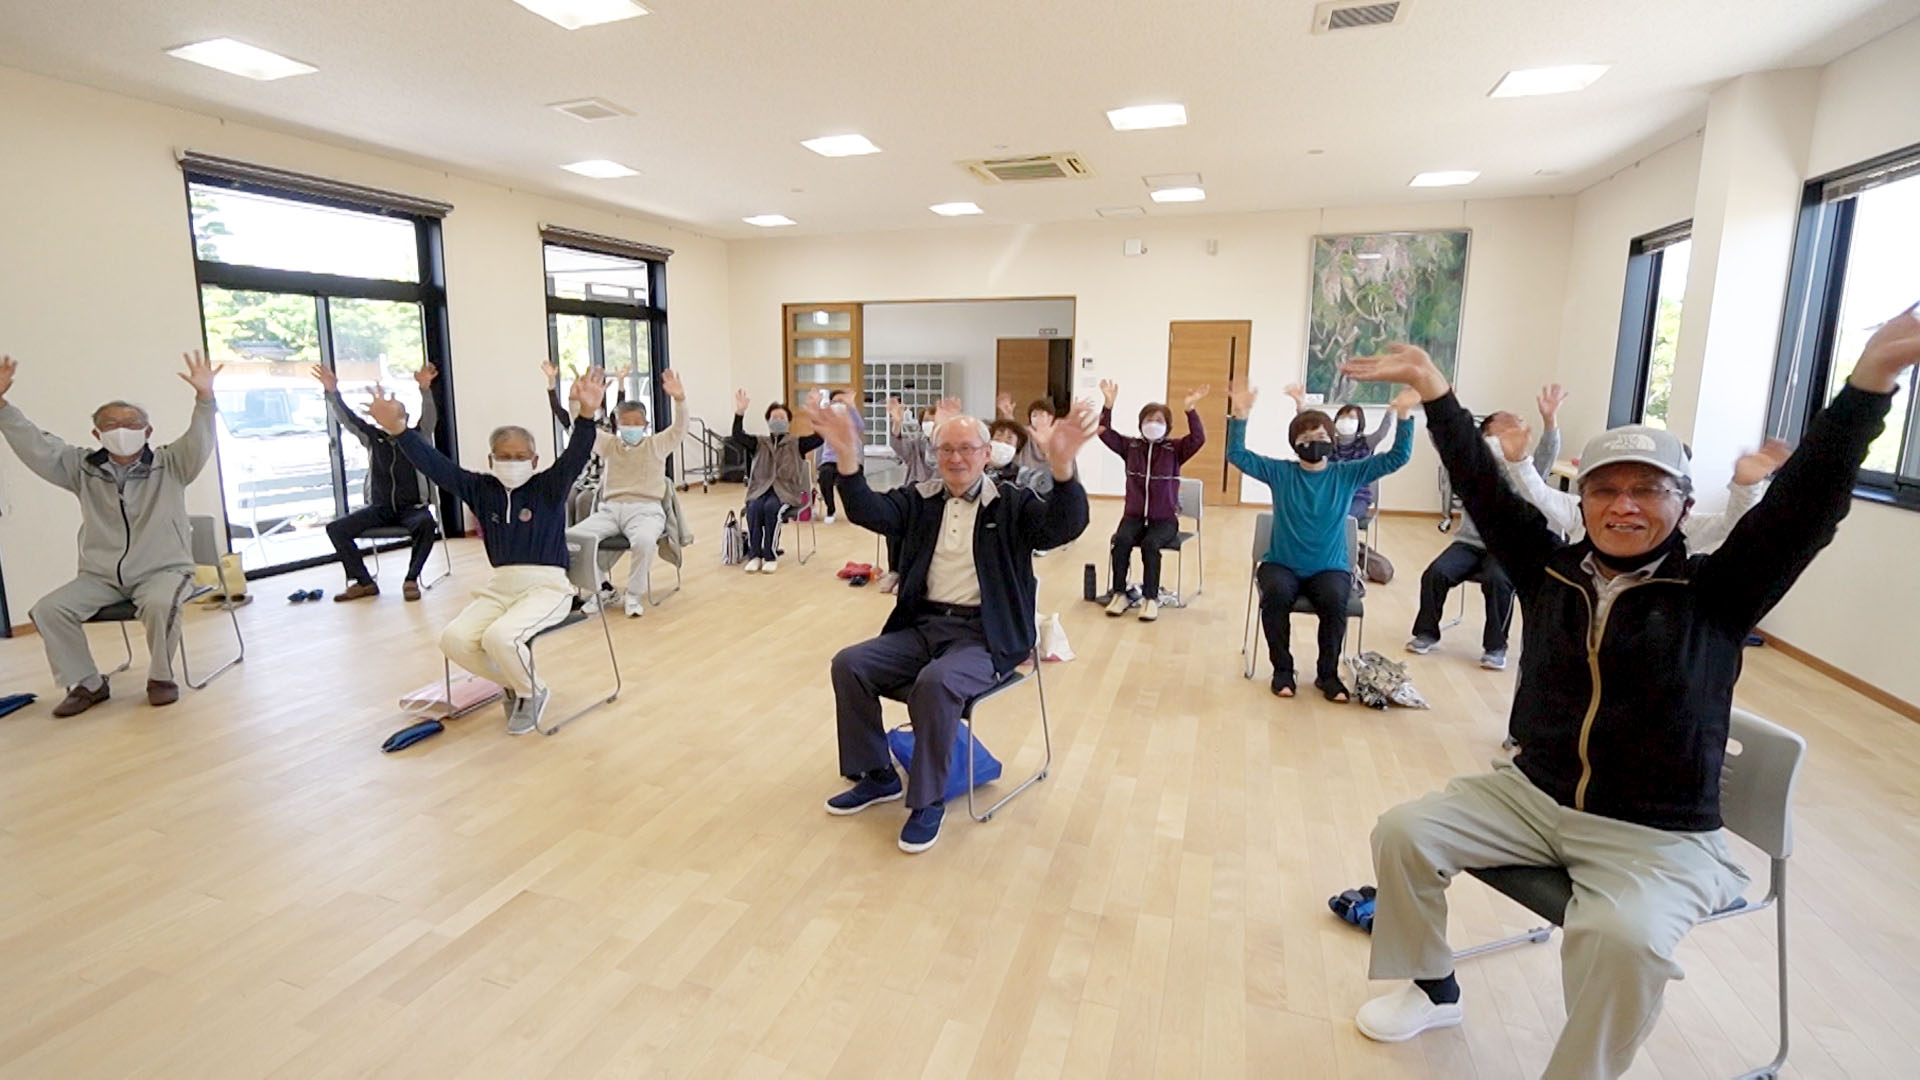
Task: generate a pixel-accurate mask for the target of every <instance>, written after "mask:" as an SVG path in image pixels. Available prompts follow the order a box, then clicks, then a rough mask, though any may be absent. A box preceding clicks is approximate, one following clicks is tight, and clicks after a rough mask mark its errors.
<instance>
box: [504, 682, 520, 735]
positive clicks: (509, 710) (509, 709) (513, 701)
mask: <svg viewBox="0 0 1920 1080" xmlns="http://www.w3.org/2000/svg"><path fill="white" fill-rule="evenodd" d="M519 707H520V696H519V695H518V694H515V693H514V692H513V691H512V690H509V689H507V688H506V687H504V686H503V687H501V688H500V708H501V709H502V710H503V711H505V712H506V714H507V723H508V724H509V725H511V724H512V723H513V712H514V710H515V709H518V708H519Z"/></svg>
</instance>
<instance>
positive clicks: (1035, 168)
mask: <svg viewBox="0 0 1920 1080" xmlns="http://www.w3.org/2000/svg"><path fill="white" fill-rule="evenodd" d="M960 164H961V165H963V166H965V167H966V169H967V171H968V172H971V173H972V174H973V175H975V176H977V177H979V178H980V179H981V180H983V181H985V182H986V183H989V184H1024V183H1029V182H1032V181H1035V180H1080V179H1084V178H1086V177H1089V176H1092V175H1093V170H1092V169H1090V168H1088V167H1087V163H1086V162H1085V161H1082V160H1081V159H1080V155H1079V154H1075V153H1072V152H1063V153H1058V154H1032V155H1029V156H1026V157H1009V158H986V159H984V160H981V161H963V162H961V163H960Z"/></svg>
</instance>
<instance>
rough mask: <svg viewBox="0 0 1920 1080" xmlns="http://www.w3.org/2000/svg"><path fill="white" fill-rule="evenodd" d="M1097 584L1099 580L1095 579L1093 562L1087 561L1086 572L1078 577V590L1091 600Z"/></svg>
mask: <svg viewBox="0 0 1920 1080" xmlns="http://www.w3.org/2000/svg"><path fill="white" fill-rule="evenodd" d="M1098 586H1099V581H1098V580H1097V575H1096V574H1095V573H1094V569H1093V564H1092V563H1088V564H1087V569H1086V572H1085V573H1084V574H1083V575H1082V577H1081V579H1080V591H1081V593H1082V594H1084V595H1085V597H1086V599H1088V600H1091V599H1093V597H1094V590H1095V589H1096V588H1097V587H1098Z"/></svg>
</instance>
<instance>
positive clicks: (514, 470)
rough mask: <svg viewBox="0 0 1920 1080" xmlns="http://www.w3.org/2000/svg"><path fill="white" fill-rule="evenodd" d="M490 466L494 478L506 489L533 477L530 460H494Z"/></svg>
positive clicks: (510, 489) (515, 486) (509, 489)
mask: <svg viewBox="0 0 1920 1080" xmlns="http://www.w3.org/2000/svg"><path fill="white" fill-rule="evenodd" d="M492 466H493V477H494V479H496V480H498V481H500V483H501V484H502V485H504V486H505V487H506V489H507V490H508V491H512V490H513V489H514V488H517V487H519V486H520V485H521V484H524V483H526V482H527V481H529V480H531V479H533V462H531V461H495V462H493V463H492Z"/></svg>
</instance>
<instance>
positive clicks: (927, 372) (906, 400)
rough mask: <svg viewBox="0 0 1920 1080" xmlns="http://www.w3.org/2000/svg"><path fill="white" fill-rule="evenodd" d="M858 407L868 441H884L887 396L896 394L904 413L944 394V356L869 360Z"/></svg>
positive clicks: (916, 410) (879, 444)
mask: <svg viewBox="0 0 1920 1080" xmlns="http://www.w3.org/2000/svg"><path fill="white" fill-rule="evenodd" d="M861 391H862V393H861V395H860V397H861V408H862V410H863V413H864V415H865V417H866V421H867V445H868V446H869V447H885V446H886V445H887V399H888V398H889V397H897V398H899V399H900V403H901V404H902V405H903V406H905V407H906V410H907V415H909V416H919V415H920V413H921V411H922V410H924V409H931V408H933V407H934V406H935V405H936V404H938V403H939V401H940V399H941V398H943V397H945V396H946V395H947V362H946V361H944V360H914V359H899V360H879V359H873V360H868V361H867V362H866V363H865V365H864V368H863V382H862V385H861Z"/></svg>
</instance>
